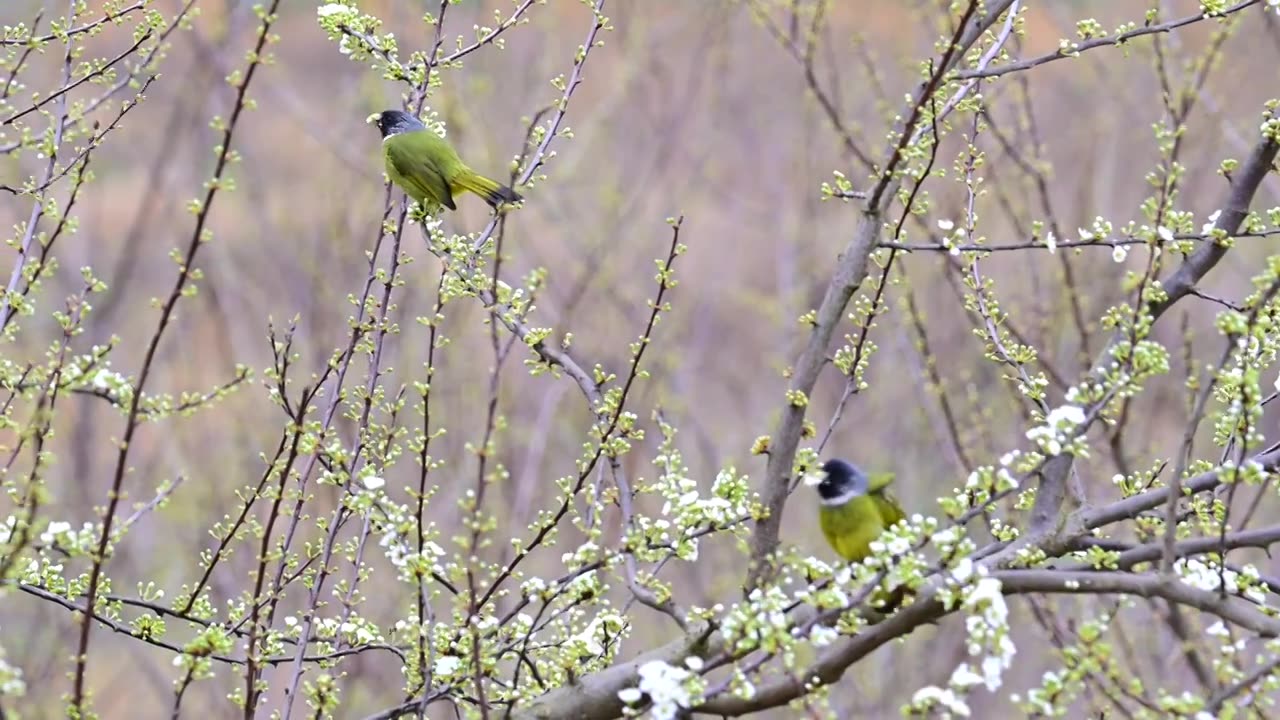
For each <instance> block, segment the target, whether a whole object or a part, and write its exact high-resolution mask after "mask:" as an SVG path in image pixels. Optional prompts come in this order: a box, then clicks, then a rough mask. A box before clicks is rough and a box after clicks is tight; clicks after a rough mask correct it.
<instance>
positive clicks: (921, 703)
mask: <svg viewBox="0 0 1280 720" xmlns="http://www.w3.org/2000/svg"><path fill="white" fill-rule="evenodd" d="M911 704H912V706H914V707H916V708H919V709H924V708H929V707H934V706H938V707H941V708H943V710H945V711H946V713H947V715H948V716H949V715H951V714H955V715H959V716H960V717H969V706H968V704H966V703H965V701H964V700H961V699H960V697H959V696H957V695H956V694H955V692H954V691H952V690H947V689H944V688H940V687H938V686H936V685H930V686H928V687H922V688H920V689H919V690H917V691H916V694H915V695H912V696H911Z"/></svg>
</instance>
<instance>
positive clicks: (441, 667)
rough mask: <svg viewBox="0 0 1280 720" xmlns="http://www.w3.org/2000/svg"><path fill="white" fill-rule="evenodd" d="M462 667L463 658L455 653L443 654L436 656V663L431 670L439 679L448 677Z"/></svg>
mask: <svg viewBox="0 0 1280 720" xmlns="http://www.w3.org/2000/svg"><path fill="white" fill-rule="evenodd" d="M461 667H462V658H459V657H454V656H453V655H441V656H440V657H438V658H436V662H435V665H433V666H432V668H431V670H432V672H433V673H435V675H436V680H437V681H438V680H439V679H440V678H441V677H448V676H450V675H453V674H454V673H456V672H458V669H459V668H461Z"/></svg>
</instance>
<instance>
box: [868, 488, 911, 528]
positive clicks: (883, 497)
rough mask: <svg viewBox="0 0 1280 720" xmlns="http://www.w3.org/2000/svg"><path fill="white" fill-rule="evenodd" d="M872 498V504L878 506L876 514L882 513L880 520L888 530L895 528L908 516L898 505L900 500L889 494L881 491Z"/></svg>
mask: <svg viewBox="0 0 1280 720" xmlns="http://www.w3.org/2000/svg"><path fill="white" fill-rule="evenodd" d="M870 497H871V500H872V502H874V503H875V504H876V512H878V513H880V520H881V522H883V523H884V526H885V527H886V528H889V527H891V526H893V524H894V523H896V522H898V521H899V520H901V519H903V518H905V517H906V516H907V514H906V513H904V512H903V511H902V505H900V504H898V499H897V498H895V497H894V496H892V495H890V494H889V493H887V492H884V491H881V492H878V493H875V494H874V495H871V496H870Z"/></svg>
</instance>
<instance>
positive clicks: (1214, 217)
mask: <svg viewBox="0 0 1280 720" xmlns="http://www.w3.org/2000/svg"><path fill="white" fill-rule="evenodd" d="M1276 2H1280V0H1276ZM1221 216H1222V211H1221V210H1214V211H1213V213H1212V214H1211V215H1209V217H1208V218H1207V220H1208V222H1206V223H1205V224H1204V225H1203V226H1201V228H1200V233H1201V234H1202V235H1208V234H1210V233H1212V232H1213V228H1214V227H1215V226H1216V225H1217V224H1218V218H1219V217H1221Z"/></svg>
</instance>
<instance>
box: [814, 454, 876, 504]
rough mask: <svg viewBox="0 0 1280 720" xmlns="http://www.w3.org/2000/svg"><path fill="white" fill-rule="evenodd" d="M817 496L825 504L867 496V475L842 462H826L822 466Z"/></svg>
mask: <svg viewBox="0 0 1280 720" xmlns="http://www.w3.org/2000/svg"><path fill="white" fill-rule="evenodd" d="M821 474H822V482H820V483H818V496H819V497H821V498H822V501H823V502H826V503H841V502H846V501H848V500H850V499H852V498H855V497H858V496H859V495H866V494H867V485H868V482H869V481H868V479H867V474H866V473H864V472H862V470H860V469H858V467H857V466H856V465H853V464H852V463H847V462H845V461H844V460H828V461H826V462H825V463H823V465H822V473H821Z"/></svg>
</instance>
